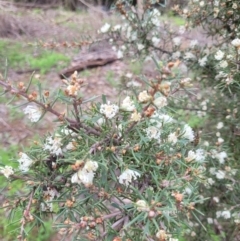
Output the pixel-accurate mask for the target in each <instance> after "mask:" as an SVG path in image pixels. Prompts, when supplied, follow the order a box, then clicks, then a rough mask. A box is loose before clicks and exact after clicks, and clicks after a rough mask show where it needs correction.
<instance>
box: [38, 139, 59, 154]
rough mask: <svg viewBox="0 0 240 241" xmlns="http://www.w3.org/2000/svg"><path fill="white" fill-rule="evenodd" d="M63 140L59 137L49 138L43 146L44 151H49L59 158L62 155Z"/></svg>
mask: <svg viewBox="0 0 240 241" xmlns="http://www.w3.org/2000/svg"><path fill="white" fill-rule="evenodd" d="M61 147H62V138H60V137H59V136H56V135H55V137H53V136H49V137H47V138H46V142H45V144H44V146H43V149H44V150H48V151H49V152H50V153H51V154H53V155H56V156H59V155H62V148H61Z"/></svg>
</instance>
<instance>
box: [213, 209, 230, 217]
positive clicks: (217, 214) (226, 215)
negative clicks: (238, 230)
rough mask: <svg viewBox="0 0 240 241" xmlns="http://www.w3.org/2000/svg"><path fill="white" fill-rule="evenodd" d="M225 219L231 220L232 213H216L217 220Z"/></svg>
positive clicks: (225, 211)
mask: <svg viewBox="0 0 240 241" xmlns="http://www.w3.org/2000/svg"><path fill="white" fill-rule="evenodd" d="M221 217H222V218H224V219H230V218H231V212H230V211H228V210H224V211H217V212H216V218H221Z"/></svg>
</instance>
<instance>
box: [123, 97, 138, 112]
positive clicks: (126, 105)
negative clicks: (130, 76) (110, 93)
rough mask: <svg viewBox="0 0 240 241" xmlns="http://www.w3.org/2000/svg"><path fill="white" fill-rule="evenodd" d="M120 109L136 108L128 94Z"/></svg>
mask: <svg viewBox="0 0 240 241" xmlns="http://www.w3.org/2000/svg"><path fill="white" fill-rule="evenodd" d="M121 109H123V110H125V111H133V110H135V109H136V107H135V105H134V102H133V101H132V100H131V99H130V97H129V96H127V97H126V98H125V99H124V100H123V102H122V105H121Z"/></svg>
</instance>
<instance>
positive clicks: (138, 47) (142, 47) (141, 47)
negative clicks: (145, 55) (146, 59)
mask: <svg viewBox="0 0 240 241" xmlns="http://www.w3.org/2000/svg"><path fill="white" fill-rule="evenodd" d="M144 47H145V46H144V45H143V44H137V49H138V50H139V51H141V50H143V49H144Z"/></svg>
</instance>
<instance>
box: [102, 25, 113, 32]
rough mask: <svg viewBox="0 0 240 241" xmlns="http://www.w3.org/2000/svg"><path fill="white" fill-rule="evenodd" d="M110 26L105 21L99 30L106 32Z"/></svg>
mask: <svg viewBox="0 0 240 241" xmlns="http://www.w3.org/2000/svg"><path fill="white" fill-rule="evenodd" d="M110 27H111V25H110V24H108V23H105V24H104V25H103V26H102V27H101V29H100V32H101V33H107V32H108V31H109V29H110Z"/></svg>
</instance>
